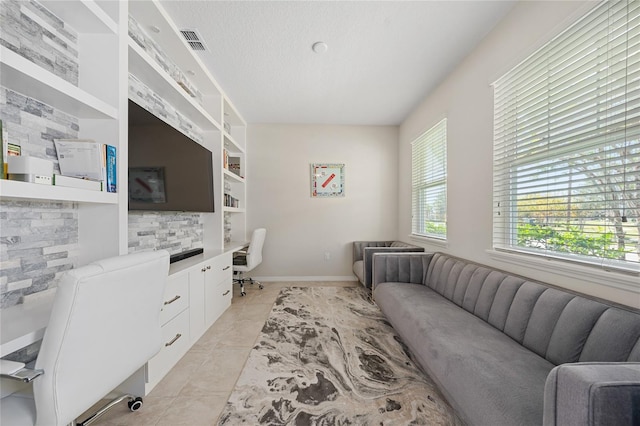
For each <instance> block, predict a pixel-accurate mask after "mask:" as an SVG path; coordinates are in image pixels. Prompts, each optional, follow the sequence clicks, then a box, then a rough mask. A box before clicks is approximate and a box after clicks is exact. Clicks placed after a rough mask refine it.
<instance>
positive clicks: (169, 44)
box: [0, 0, 247, 394]
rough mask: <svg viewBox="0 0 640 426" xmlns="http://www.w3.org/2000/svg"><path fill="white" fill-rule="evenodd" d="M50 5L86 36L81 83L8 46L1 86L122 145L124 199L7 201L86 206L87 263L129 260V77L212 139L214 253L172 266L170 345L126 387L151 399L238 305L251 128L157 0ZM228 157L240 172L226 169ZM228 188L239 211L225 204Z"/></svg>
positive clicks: (15, 193)
mask: <svg viewBox="0 0 640 426" xmlns="http://www.w3.org/2000/svg"><path fill="white" fill-rule="evenodd" d="M40 1H41V2H42V3H43V5H44V6H46V7H47V8H49V9H50V10H51V12H53V13H54V14H55V15H56V16H58V17H59V18H60V19H62V20H63V21H64V22H65V25H69V26H70V27H71V28H73V29H74V30H75V31H77V32H78V65H79V76H78V85H77V86H75V85H74V84H71V83H69V82H67V81H65V80H64V79H62V78H60V77H58V76H56V75H54V74H53V73H51V72H50V71H48V70H46V69H43V68H42V67H40V66H39V65H37V64H35V63H33V62H31V61H29V60H27V59H25V58H23V57H22V56H20V55H18V54H16V53H15V52H13V51H11V50H10V49H7V48H5V47H2V46H0V76H1V83H2V85H3V86H5V87H7V88H9V89H12V90H15V91H16V92H20V93H22V94H25V95H27V96H29V97H32V98H34V99H37V100H39V101H41V102H43V103H46V104H48V105H51V106H52V107H54V108H56V109H58V110H61V111H63V112H65V113H67V114H69V115H71V116H74V117H77V118H78V120H79V132H78V137H80V138H87V139H93V140H95V141H97V142H100V143H107V144H110V145H113V146H115V147H116V148H117V164H118V167H117V169H118V176H117V181H118V192H117V193H106V192H99V191H89V190H82V189H75V188H65V187H57V186H50V185H42V184H36V183H26V182H16V181H9V180H1V179H0V199H2V200H39V201H51V202H55V201H68V202H74V203H77V205H78V224H79V230H78V245H79V249H80V250H79V251H80V253H81V254H80V257H79V259H78V264H79V265H84V264H86V263H89V262H91V261H93V260H97V259H102V258H106V257H110V256H115V255H119V254H126V253H127V252H128V197H127V192H128V188H127V172H128V167H127V165H128V124H127V117H128V80H129V73H131V74H132V75H134V76H135V77H136V78H137V79H138V80H140V81H141V82H142V83H144V84H145V85H147V86H148V87H149V88H151V90H153V91H154V92H155V93H157V94H158V95H160V96H162V97H163V98H164V99H165V100H166V101H167V102H168V103H170V104H171V105H172V106H173V107H174V108H175V109H176V110H177V111H179V112H180V113H181V114H182V115H184V116H186V117H188V118H189V119H190V120H191V121H193V122H194V123H195V124H196V125H197V126H198V127H199V128H200V129H201V130H202V132H203V140H202V141H201V142H200V143H201V144H202V145H203V146H204V147H205V148H207V149H208V150H210V151H211V155H212V160H213V164H214V176H213V179H214V182H213V183H214V191H215V192H214V199H215V205H214V208H215V212H213V213H202V215H203V217H204V219H203V223H204V235H203V241H204V253H203V254H201V255H198V256H196V257H192V258H190V259H187V260H185V261H181V262H178V263H174V264H172V265H171V269H170V277H169V283H168V284H167V289H166V292H165V296H166V302H165V304H164V305H165V306H164V308H163V316H162V318H163V319H162V321H163V322H162V324H163V336H164V337H165V338H166V340H167V342H168V343H167V344H165V346H164V347H163V349H162V351H161V352H160V353H159V354H158V355H157V356H156V357H154V358H153V359H152V360H151V361H150V362H149V363H148V364H147V366H146V368H145V369H143V370H144V371H142V372H138V373H136V375H134V376H132V378H131V380H130V381H128V384H126V385H125V386H129V387H130V389H131V390H132V391H133V392H135V393H144V394H146V393H148V392H149V390H150V389H151V388H153V386H155V384H156V383H157V382H158V381H159V380H161V378H162V377H163V376H164V375H165V374H166V373H167V372H168V371H169V369H170V368H171V367H172V366H173V365H174V364H175V363H176V362H177V361H178V359H180V357H181V356H182V355H183V354H184V353H185V352H186V350H187V349H188V348H189V347H190V346H191V345H192V344H193V343H194V342H195V341H196V340H197V339H198V338H199V337H200V336H201V335H202V334H203V333H204V331H206V329H207V328H208V327H209V326H211V324H213V322H214V321H215V320H216V319H217V318H218V317H219V316H220V315H221V314H222V312H224V310H225V309H226V308H227V307H228V306H229V305H230V304H231V294H232V293H231V286H232V270H233V269H232V252H233V251H235V250H238V249H240V248H241V247H242V246H243V245H244V243H246V240H247V230H246V212H247V206H246V168H245V165H246V122H245V121H244V120H243V119H242V117H241V116H240V114H239V113H238V111H237V109H236V108H235V107H234V106H233V104H232V103H231V101H230V100H229V99H228V98H227V97H226V95H225V93H224V92H223V91H222V90H221V89H220V87H219V86H218V84H217V83H216V81H215V79H214V78H213V77H212V75H211V74H210V72H209V70H208V69H207V68H206V67H205V66H204V64H203V63H202V61H201V60H200V58H199V57H198V56H197V55H196V54H194V53H193V52H192V51H191V50H190V48H189V47H188V45H187V43H186V42H185V41H184V40H183V39H182V36H181V35H180V33H179V31H178V29H177V27H176V26H175V24H174V23H173V21H172V20H171V18H170V17H169V16H168V14H167V13H166V11H165V10H164V9H163V7H162V5H161V4H160V3H159V2H157V1H156V0H147V1H130V2H127V1H111V0H40ZM129 15H131V16H132V17H133V18H134V19H135V20H136V21H137V22H138V24H139V25H140V26H141V27H142V28H144V30H145V31H146V32H149V31H150V29H151V27H154V28H156V29H157V30H158V32H157V33H153V34H154V41H155V42H156V43H157V44H158V45H159V46H161V47H162V50H163V51H164V52H165V53H166V54H167V56H168V57H170V58H171V60H172V61H173V62H174V63H175V64H176V65H177V66H178V67H179V68H180V70H181V71H183V72H184V73H187V74H189V76H188V78H189V80H190V82H191V83H192V84H193V86H195V87H196V88H197V89H198V91H199V92H200V93H201V94H202V97H201V99H196V98H194V97H192V96H190V95H189V94H188V93H187V92H186V91H185V90H184V89H183V88H182V87H181V86H180V85H179V84H178V83H177V82H176V81H175V80H174V79H173V78H172V77H171V76H170V75H169V74H168V73H167V71H165V69H164V68H163V67H161V66H159V65H158V64H157V63H156V62H155V60H154V59H153V58H152V57H151V56H150V55H149V54H148V53H147V52H146V51H145V49H143V48H141V47H140V46H139V45H138V44H137V43H136V42H135V41H134V40H133V39H132V38H131V37H130V36H129V32H128V22H129ZM225 124H226V125H225ZM225 153H228V157H229V158H230V159H232V161H233V164H234V165H235V167H234V168H233V170H230V169H229V168H225V167H224V164H223V162H224V157H225ZM225 182H226V183H227V184H226V185H225ZM225 187H227V188H229V187H230V191H231V195H232V196H233V197H234V198H236V199H237V200H238V206H237V207H225V206H224V205H223V204H224V196H223V195H224V191H225ZM225 215H230V216H231V223H232V235H233V241H227V242H225V240H224V227H225V224H224V221H225ZM178 301H179V302H178Z"/></svg>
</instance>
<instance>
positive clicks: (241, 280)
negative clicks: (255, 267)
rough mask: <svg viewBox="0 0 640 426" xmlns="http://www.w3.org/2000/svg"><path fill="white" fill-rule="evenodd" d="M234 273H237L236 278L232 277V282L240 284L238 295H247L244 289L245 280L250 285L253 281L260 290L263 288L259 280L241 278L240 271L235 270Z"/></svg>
mask: <svg viewBox="0 0 640 426" xmlns="http://www.w3.org/2000/svg"><path fill="white" fill-rule="evenodd" d="M235 274H237V275H238V278H234V279H233V282H234V283H236V284H240V296H246V295H247V293H246V292H245V291H244V283H245V282H249V284H251V285H253V284H254V283H255V284H258V288H259V289H260V290H262V289H263V288H264V286H263V285H262V284H260V282H259V281H256V280H254V279H253V278H251V277H248V278H243V277H242V272H235Z"/></svg>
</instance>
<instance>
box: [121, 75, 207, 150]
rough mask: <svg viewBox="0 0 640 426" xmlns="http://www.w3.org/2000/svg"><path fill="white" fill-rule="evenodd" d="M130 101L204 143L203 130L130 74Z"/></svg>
mask: <svg viewBox="0 0 640 426" xmlns="http://www.w3.org/2000/svg"><path fill="white" fill-rule="evenodd" d="M129 99H131V100H132V101H134V102H135V103H137V104H138V105H140V106H141V107H143V108H145V109H146V110H147V111H149V112H150V113H152V114H153V115H155V116H156V117H158V118H160V119H161V120H162V121H164V122H165V123H167V124H169V125H170V126H171V127H173V128H175V129H177V130H179V131H180V132H182V133H184V134H185V135H186V136H188V137H189V138H191V139H193V140H194V141H197V142H198V143H202V141H203V133H202V130H201V129H200V128H199V127H198V126H197V125H196V124H194V123H193V121H191V120H189V119H188V118H187V117H186V116H185V115H183V114H181V113H180V112H179V111H178V110H177V109H175V108H174V107H173V106H172V105H171V104H170V103H169V102H167V101H165V100H164V99H163V98H162V96H160V95H158V94H157V93H155V92H154V91H153V90H151V89H150V88H149V87H147V86H146V85H145V84H144V83H143V82H142V81H140V80H138V78H137V77H136V76H134V75H132V74H129Z"/></svg>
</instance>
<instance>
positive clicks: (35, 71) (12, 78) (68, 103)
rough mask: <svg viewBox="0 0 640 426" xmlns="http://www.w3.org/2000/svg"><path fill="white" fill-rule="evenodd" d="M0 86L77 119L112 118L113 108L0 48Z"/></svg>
mask: <svg viewBox="0 0 640 426" xmlns="http://www.w3.org/2000/svg"><path fill="white" fill-rule="evenodd" d="M0 84H1V85H2V86H4V87H9V88H10V89H11V90H14V91H16V92H18V93H21V94H23V95H26V96H29V97H32V98H34V99H37V100H39V101H40V102H43V103H46V104H48V105H52V106H55V107H56V108H58V109H60V110H62V111H64V112H66V113H67V114H70V115H73V116H75V117H78V118H99V119H109V118H112V119H115V118H117V117H118V110H117V108H115V107H113V106H111V105H109V104H107V103H106V102H104V101H103V100H101V99H98V98H96V97H95V96H93V95H91V94H89V93H87V92H86V91H84V90H82V89H81V88H79V87H77V86H74V85H73V84H71V83H69V82H68V81H66V80H64V79H62V78H60V77H58V76H57V75H55V74H53V73H51V72H50V71H48V70H45V69H44V68H42V67H40V66H39V65H37V64H35V63H33V62H31V61H29V60H28V59H26V58H24V57H22V56H20V55H18V54H17V53H15V52H13V51H12V50H10V49H7V48H6V47H4V46H0Z"/></svg>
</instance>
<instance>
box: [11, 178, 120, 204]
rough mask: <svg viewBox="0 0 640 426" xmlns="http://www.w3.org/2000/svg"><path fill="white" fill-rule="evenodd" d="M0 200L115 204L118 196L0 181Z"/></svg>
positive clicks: (115, 194)
mask: <svg viewBox="0 0 640 426" xmlns="http://www.w3.org/2000/svg"><path fill="white" fill-rule="evenodd" d="M0 199H3V200H4V199H22V200H54V201H75V202H79V203H96V204H117V203H118V194H117V193H113V192H101V191H89V190H86V189H78V188H67V187H64V186H53V185H41V184H38V183H29V182H18V181H13V180H6V179H0Z"/></svg>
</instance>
